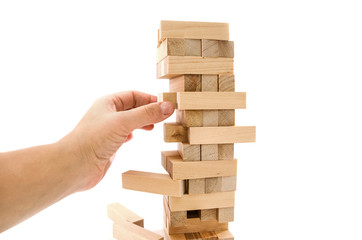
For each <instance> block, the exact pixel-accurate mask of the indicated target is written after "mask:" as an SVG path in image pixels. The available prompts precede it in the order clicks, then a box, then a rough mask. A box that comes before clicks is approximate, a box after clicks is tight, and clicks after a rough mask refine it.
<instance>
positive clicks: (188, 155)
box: [177, 143, 201, 161]
mask: <svg viewBox="0 0 362 240" xmlns="http://www.w3.org/2000/svg"><path fill="white" fill-rule="evenodd" d="M177 149H178V152H179V153H180V156H181V157H182V159H183V160H184V161H200V156H201V147H200V145H190V144H187V143H178V144H177Z"/></svg>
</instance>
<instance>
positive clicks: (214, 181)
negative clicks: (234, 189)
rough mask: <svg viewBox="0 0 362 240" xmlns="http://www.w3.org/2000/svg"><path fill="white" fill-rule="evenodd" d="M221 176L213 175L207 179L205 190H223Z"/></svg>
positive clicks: (208, 191) (207, 191) (211, 191)
mask: <svg viewBox="0 0 362 240" xmlns="http://www.w3.org/2000/svg"><path fill="white" fill-rule="evenodd" d="M221 181H222V180H221V177H213V178H206V179H205V186H206V187H205V192H206V193H213V192H221V187H222V182H221Z"/></svg>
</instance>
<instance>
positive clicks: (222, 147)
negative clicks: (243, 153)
mask: <svg viewBox="0 0 362 240" xmlns="http://www.w3.org/2000/svg"><path fill="white" fill-rule="evenodd" d="M218 150H219V151H218V153H219V160H228V159H234V144H232V143H230V144H218Z"/></svg>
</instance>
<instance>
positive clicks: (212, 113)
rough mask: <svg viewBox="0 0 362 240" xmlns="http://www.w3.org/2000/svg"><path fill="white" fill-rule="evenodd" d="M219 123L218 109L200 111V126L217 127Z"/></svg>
mask: <svg viewBox="0 0 362 240" xmlns="http://www.w3.org/2000/svg"><path fill="white" fill-rule="evenodd" d="M218 125H219V111H218V110H204V111H203V112H202V126H203V127H217V126H218Z"/></svg>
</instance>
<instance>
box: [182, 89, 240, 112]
mask: <svg viewBox="0 0 362 240" xmlns="http://www.w3.org/2000/svg"><path fill="white" fill-rule="evenodd" d="M177 106H178V109H179V110H216V109H245V108H246V93H245V92H178V93H177Z"/></svg>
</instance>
